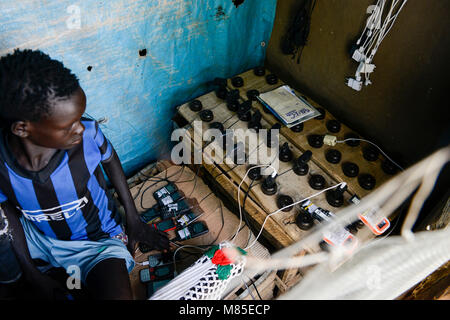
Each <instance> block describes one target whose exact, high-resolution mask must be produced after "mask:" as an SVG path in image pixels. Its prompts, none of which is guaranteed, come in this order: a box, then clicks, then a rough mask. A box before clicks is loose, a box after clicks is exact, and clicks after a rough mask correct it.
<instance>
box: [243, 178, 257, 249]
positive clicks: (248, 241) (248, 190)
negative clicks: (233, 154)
mask: <svg viewBox="0 0 450 320" xmlns="http://www.w3.org/2000/svg"><path fill="white" fill-rule="evenodd" d="M253 182H255V179H252V182H251V183H250V185H249V187H248V188H247V190H246V191H245V195H244V200H243V201H242V216H243V217H244V220H245V223H246V224H247V227H248V229H249V230H250V231H251V229H250V222H249V221H248V219H247V214H246V212H245V200H247V197H248V194H249V193H250V189H251V188H252V186H253ZM251 237H252V232H249V235H248V239H247V244H246V245H245V246H246V247H247V246H248V244H249V243H250V239H251Z"/></svg>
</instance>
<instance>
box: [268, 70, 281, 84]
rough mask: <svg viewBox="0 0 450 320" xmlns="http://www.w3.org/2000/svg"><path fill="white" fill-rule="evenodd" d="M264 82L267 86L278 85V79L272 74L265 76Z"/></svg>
mask: <svg viewBox="0 0 450 320" xmlns="http://www.w3.org/2000/svg"><path fill="white" fill-rule="evenodd" d="M266 82H267V84H270V85H274V84H277V83H278V77H277V76H276V75H275V74H273V73H271V74H268V75H267V76H266Z"/></svg>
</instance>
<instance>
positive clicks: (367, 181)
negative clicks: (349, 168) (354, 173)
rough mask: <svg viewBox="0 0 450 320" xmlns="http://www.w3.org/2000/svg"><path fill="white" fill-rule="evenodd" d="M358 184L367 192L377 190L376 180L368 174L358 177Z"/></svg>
mask: <svg viewBox="0 0 450 320" xmlns="http://www.w3.org/2000/svg"><path fill="white" fill-rule="evenodd" d="M358 183H359V185H360V186H361V188H363V189H366V190H372V189H373V188H375V184H376V180H375V177H374V176H372V175H371V174H368V173H363V174H360V175H359V176H358Z"/></svg>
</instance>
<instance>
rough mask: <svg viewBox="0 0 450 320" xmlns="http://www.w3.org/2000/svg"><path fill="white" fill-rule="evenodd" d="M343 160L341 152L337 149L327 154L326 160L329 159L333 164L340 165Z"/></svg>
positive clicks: (330, 150) (328, 151)
mask: <svg viewBox="0 0 450 320" xmlns="http://www.w3.org/2000/svg"><path fill="white" fill-rule="evenodd" d="M341 158H342V154H341V152H340V151H339V150H336V149H329V150H327V152H326V153H325V159H327V161H328V162H329V163H332V164H338V163H339V162H340V161H341Z"/></svg>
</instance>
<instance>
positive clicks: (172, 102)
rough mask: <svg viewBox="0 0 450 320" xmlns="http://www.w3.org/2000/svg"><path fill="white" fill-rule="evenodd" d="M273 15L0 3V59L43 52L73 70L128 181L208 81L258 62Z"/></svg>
mask: <svg viewBox="0 0 450 320" xmlns="http://www.w3.org/2000/svg"><path fill="white" fill-rule="evenodd" d="M219 8H220V10H219ZM275 8H276V0H264V1H260V0H246V1H245V2H244V3H243V4H241V5H240V6H239V8H236V7H235V5H234V4H233V2H232V1H231V0H223V1H216V0H196V1H188V0H153V1H151V0H134V1H132V0H128V1H125V0H110V1H94V0H84V1H78V2H74V1H72V0H70V1H68V0H59V1H57V0H52V1H51V0H49V1H31V0H23V1H14V0H2V1H1V3H0V12H1V15H0V54H1V55H4V54H6V53H8V52H12V51H13V49H14V48H22V49H25V48H31V49H40V50H42V51H44V52H46V53H48V54H49V55H50V56H51V57H53V58H55V59H58V60H61V61H63V62H64V64H65V65H66V66H67V67H68V68H70V69H72V71H73V72H74V73H76V74H77V76H78V77H79V79H80V82H81V85H82V87H83V89H84V90H85V92H86V95H87V99H88V103H87V112H88V113H89V114H90V115H91V116H93V117H95V118H101V117H107V118H108V122H107V123H106V124H105V125H103V131H104V132H105V135H106V136H107V137H108V138H109V139H110V140H111V142H112V143H113V145H114V147H115V148H116V150H117V152H118V154H119V157H120V159H121V161H122V163H123V166H124V169H125V172H126V173H127V174H130V173H132V172H134V171H135V170H137V169H139V168H140V167H142V166H143V165H145V164H146V163H148V162H150V161H153V160H155V159H157V158H159V157H162V156H163V155H164V154H165V153H167V152H168V151H169V145H170V132H171V130H172V123H171V118H172V117H173V116H174V114H175V110H176V109H175V108H176V106H178V105H180V104H182V103H184V102H186V101H189V100H191V99H193V98H195V97H197V96H199V95H202V94H204V93H206V92H208V91H210V90H211V89H212V88H211V87H210V85H209V82H210V81H212V80H213V79H214V78H215V77H231V76H232V75H235V74H238V73H240V72H242V71H244V70H247V69H250V68H253V67H255V66H257V65H261V64H263V62H264V58H265V49H266V48H265V47H263V46H261V42H265V43H268V41H269V38H270V34H271V31H272V26H273V20H274V18H275ZM218 14H219V16H217V15H218ZM77 23H78V24H77ZM78 26H79V28H78ZM142 49H146V55H145V56H140V55H139V51H140V50H142ZM88 66H91V71H88V69H87V68H88Z"/></svg>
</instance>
